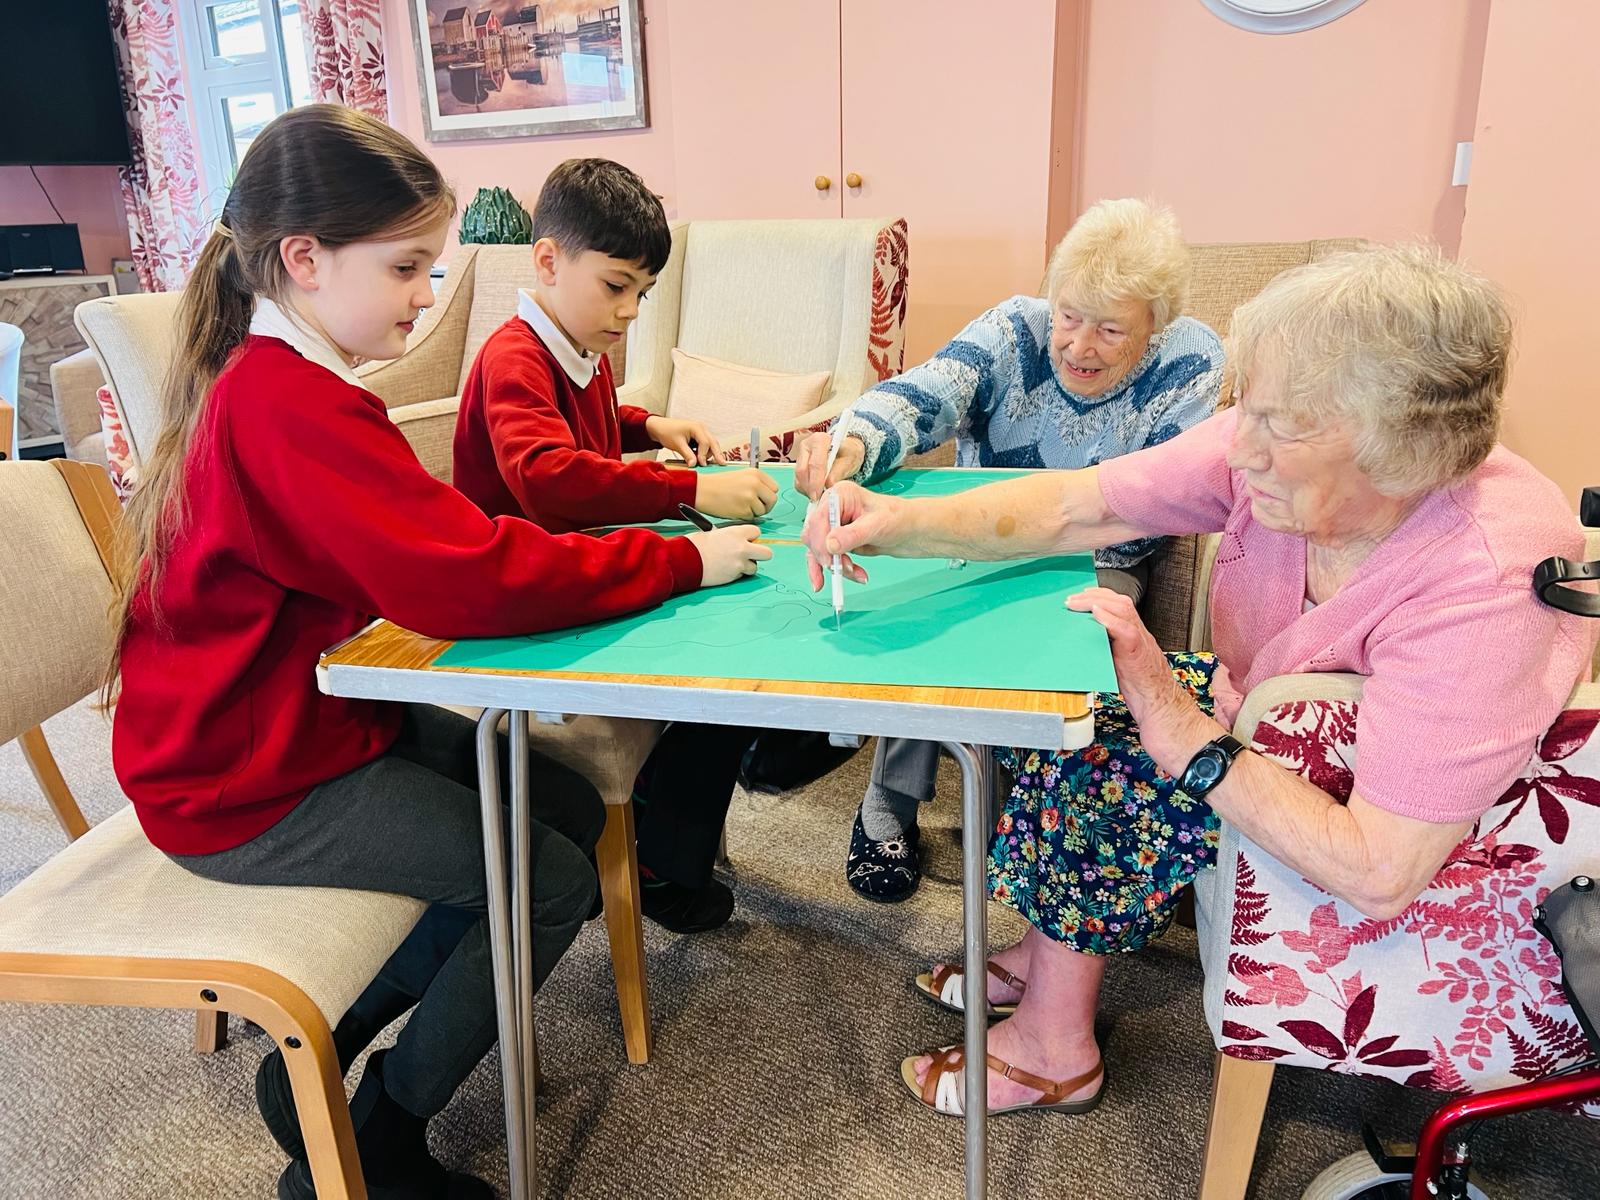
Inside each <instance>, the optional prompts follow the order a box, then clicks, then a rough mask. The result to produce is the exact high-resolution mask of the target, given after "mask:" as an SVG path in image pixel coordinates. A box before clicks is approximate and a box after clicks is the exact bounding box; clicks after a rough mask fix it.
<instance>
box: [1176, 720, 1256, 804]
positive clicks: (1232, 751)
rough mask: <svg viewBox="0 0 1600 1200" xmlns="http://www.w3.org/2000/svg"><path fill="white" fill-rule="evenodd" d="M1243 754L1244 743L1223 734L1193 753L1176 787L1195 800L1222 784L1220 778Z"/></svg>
mask: <svg viewBox="0 0 1600 1200" xmlns="http://www.w3.org/2000/svg"><path fill="white" fill-rule="evenodd" d="M1243 753H1244V743H1242V742H1241V741H1239V739H1238V738H1236V737H1234V736H1233V735H1232V734H1228V733H1225V734H1223V735H1222V736H1221V737H1219V738H1217V739H1216V740H1215V741H1210V742H1207V743H1206V744H1205V745H1204V746H1201V747H1200V749H1199V750H1197V751H1195V755H1194V757H1193V758H1191V759H1190V760H1189V765H1188V766H1187V767H1185V768H1184V769H1183V777H1182V778H1181V779H1179V780H1178V787H1180V788H1181V789H1183V791H1184V792H1186V793H1188V795H1189V796H1191V797H1193V798H1194V799H1196V800H1199V799H1201V798H1202V797H1203V796H1205V794H1206V793H1207V792H1209V791H1210V790H1211V789H1212V788H1214V787H1216V786H1217V784H1219V783H1221V782H1222V777H1223V776H1224V775H1226V774H1227V773H1228V768H1229V767H1231V766H1233V760H1234V759H1236V758H1238V757H1239V755H1241V754H1243Z"/></svg>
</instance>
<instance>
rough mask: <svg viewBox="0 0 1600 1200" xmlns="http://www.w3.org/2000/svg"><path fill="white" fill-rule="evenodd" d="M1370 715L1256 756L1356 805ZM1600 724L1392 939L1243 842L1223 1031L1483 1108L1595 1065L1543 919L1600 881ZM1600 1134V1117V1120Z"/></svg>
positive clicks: (1216, 896) (1541, 748)
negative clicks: (1515, 1087)
mask: <svg viewBox="0 0 1600 1200" xmlns="http://www.w3.org/2000/svg"><path fill="white" fill-rule="evenodd" d="M1355 716H1356V705H1354V704H1351V703H1348V702H1342V701H1301V702H1296V703H1293V704H1285V705H1282V706H1280V707H1278V708H1276V709H1273V710H1272V711H1270V712H1269V713H1268V714H1267V715H1266V717H1265V718H1263V720H1262V721H1261V723H1260V725H1259V726H1258V727H1257V730H1256V735H1255V741H1254V744H1255V748H1256V749H1257V750H1259V751H1261V752H1262V753H1264V754H1267V755H1269V756H1270V757H1272V758H1274V759H1276V760H1277V761H1278V762H1279V763H1281V764H1282V765H1284V766H1285V767H1288V768H1289V769H1290V770H1292V771H1295V772H1296V773H1298V774H1300V775H1302V776H1304V777H1306V778H1307V779H1309V780H1311V781H1312V782H1314V783H1316V784H1317V785H1318V786H1319V787H1322V788H1324V789H1325V790H1327V791H1329V792H1330V793H1332V794H1334V795H1336V796H1339V797H1341V798H1343V797H1346V796H1348V795H1349V792H1350V788H1351V784H1352V780H1353V778H1354V767H1355ZM1597 725H1600V710H1592V709H1569V710H1568V711H1566V712H1564V713H1562V715H1561V718H1560V719H1559V720H1558V721H1557V722H1556V724H1555V725H1554V726H1553V727H1552V728H1551V729H1550V731H1549V732H1548V733H1547V734H1546V735H1545V736H1544V738H1543V739H1541V741H1540V742H1539V745H1538V748H1537V751H1536V753H1535V755H1534V757H1533V758H1532V759H1531V760H1530V762H1529V763H1528V766H1527V768H1526V769H1525V770H1524V772H1523V774H1522V776H1521V778H1519V779H1518V780H1517V781H1516V783H1514V784H1513V785H1512V786H1511V788H1510V789H1508V790H1507V792H1506V793H1505V795H1504V796H1502V797H1501V798H1500V800H1499V802H1498V803H1497V804H1496V805H1495V806H1494V807H1493V808H1491V809H1490V810H1489V811H1488V812H1487V813H1485V814H1484V815H1483V817H1482V819H1481V820H1480V821H1479V822H1478V824H1477V826H1476V827H1475V828H1474V829H1473V831H1472V832H1471V834H1469V835H1468V836H1467V837H1466V838H1465V839H1464V840H1463V841H1462V843H1461V845H1460V846H1458V847H1457V848H1456V850H1455V851H1454V852H1453V853H1452V854H1451V856H1450V859H1449V861H1448V862H1446V864H1445V865H1444V867H1443V868H1442V869H1441V870H1440V871H1439V874H1438V875H1437V876H1436V877H1435V878H1434V880H1433V882H1432V883H1431V884H1430V885H1429V886H1428V888H1427V889H1426V890H1425V891H1424V892H1423V893H1422V894H1421V895H1420V896H1419V897H1417V899H1416V900H1415V901H1414V902H1413V903H1412V904H1411V905H1410V907H1408V908H1407V909H1406V910H1405V911H1404V912H1403V913H1401V914H1400V915H1399V916H1398V917H1396V918H1394V919H1392V920H1388V921H1378V920H1373V919H1371V918H1368V917H1365V916H1363V915H1362V914H1361V913H1360V912H1358V911H1357V910H1356V909H1355V908H1353V907H1351V906H1350V905H1348V904H1346V903H1344V902H1343V901H1341V900H1338V899H1336V898H1334V897H1333V896H1331V895H1329V894H1328V893H1327V892H1324V891H1323V890H1322V889H1321V888H1318V887H1317V886H1315V885H1314V884H1312V883H1310V882H1308V881H1307V880H1306V879H1304V878H1303V877H1302V876H1301V875H1300V874H1299V873H1298V872H1297V871H1294V870H1292V869H1290V868H1288V867H1286V866H1284V865H1283V864H1282V863H1280V862H1278V861H1277V860H1276V859H1275V858H1273V857H1272V856H1271V855H1269V854H1267V853H1266V852H1265V851H1264V850H1262V849H1261V848H1260V847H1259V846H1256V845H1254V844H1253V843H1251V842H1250V841H1248V840H1247V839H1245V838H1243V837H1240V836H1239V835H1238V833H1237V832H1236V831H1234V830H1232V829H1229V828H1225V830H1224V836H1223V842H1222V846H1221V848H1220V850H1219V854H1218V863H1219V866H1218V869H1217V871H1216V872H1215V878H1213V879H1209V880H1203V881H1202V884H1201V885H1200V886H1201V887H1202V889H1203V894H1202V895H1201V897H1200V900H1201V930H1202V951H1201V953H1202V958H1203V960H1204V963H1205V968H1206V1013H1207V1017H1208V1019H1209V1020H1210V1022H1211V1026H1212V1033H1213V1036H1214V1037H1215V1038H1216V1043H1217V1046H1218V1047H1219V1048H1220V1049H1221V1050H1222V1051H1223V1052H1224V1053H1226V1054H1229V1055H1232V1056H1234V1057H1236V1058H1245V1059H1257V1060H1265V1061H1271V1062H1277V1063H1286V1064H1289V1065H1294V1066H1307V1067H1316V1068H1320V1069H1323V1070H1329V1071H1340V1072H1345V1073H1348V1074H1354V1075H1373V1076H1380V1077H1383V1078H1387V1079H1393V1080H1396V1081H1398V1082H1400V1083H1404V1084H1406V1085H1408V1086H1411V1087H1425V1088H1434V1089H1438V1090H1442V1091H1451V1092H1456V1091H1465V1090H1473V1091H1481V1090H1485V1089H1488V1088H1494V1087H1503V1086H1508V1085H1510V1084H1513V1083H1516V1082H1518V1081H1520V1080H1526V1079H1533V1078H1536V1077H1538V1076H1540V1075H1543V1074H1545V1073H1546V1072H1548V1071H1550V1070H1551V1069H1553V1068H1555V1067H1557V1066H1561V1065H1564V1064H1566V1063H1570V1062H1574V1061H1577V1060H1579V1059H1581V1058H1583V1057H1585V1056H1586V1055H1587V1054H1588V1053H1589V1048H1588V1044H1587V1042H1586V1040H1585V1038H1584V1035H1583V1032H1582V1030H1581V1029H1580V1028H1579V1026H1578V1022H1577V1020H1576V1018H1575V1017H1574V1015H1573V1012H1572V1010H1571V1008H1570V1007H1569V1005H1568V1003H1567V1000H1566V996H1565V994H1564V993H1563V992H1562V990H1561V986H1560V979H1561V965H1560V962H1559V960H1558V959H1557V958H1556V955H1555V952H1554V950H1553V949H1552V948H1551V947H1550V944H1549V943H1548V942H1547V941H1546V940H1545V939H1544V937H1543V936H1542V935H1541V934H1540V933H1539V932H1538V931H1537V930H1536V929H1534V928H1533V923H1532V921H1533V911H1534V908H1535V906H1537V905H1538V904H1539V902H1540V901H1541V900H1543V899H1544V897H1545V896H1546V895H1547V894H1548V893H1549V892H1550V891H1551V889H1552V888H1555V887H1559V886H1561V885H1563V884H1565V883H1566V882H1567V881H1568V880H1569V879H1570V878H1572V876H1574V875H1578V874H1584V873H1589V874H1595V873H1600V736H1597V735H1596V727H1597ZM1589 1115H1592V1116H1600V1106H1590V1113H1589Z"/></svg>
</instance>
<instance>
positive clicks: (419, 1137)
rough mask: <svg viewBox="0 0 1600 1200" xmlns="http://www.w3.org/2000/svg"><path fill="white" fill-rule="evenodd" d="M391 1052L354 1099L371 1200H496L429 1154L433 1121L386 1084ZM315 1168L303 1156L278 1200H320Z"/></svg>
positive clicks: (379, 1055) (283, 1181) (370, 1063)
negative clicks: (386, 1063)
mask: <svg viewBox="0 0 1600 1200" xmlns="http://www.w3.org/2000/svg"><path fill="white" fill-rule="evenodd" d="M388 1053H389V1052H388V1051H387V1050H379V1051H377V1052H376V1053H374V1054H373V1055H372V1057H371V1058H369V1059H367V1069H366V1072H365V1073H364V1074H363V1075H362V1076H361V1085H360V1086H359V1087H357V1088H356V1094H355V1096H354V1097H353V1098H352V1099H351V1101H350V1120H351V1123H352V1124H353V1125H354V1126H355V1133H356V1150H357V1152H358V1153H359V1154H360V1156H361V1173H362V1174H363V1175H364V1176H366V1182H367V1196H368V1197H369V1200H494V1191H493V1189H492V1188H490V1187H489V1185H488V1184H487V1183H485V1182H484V1181H483V1180H481V1179H479V1178H478V1177H477V1176H475V1175H468V1174H466V1173H465V1172H462V1171H450V1170H446V1169H445V1167H444V1165H443V1164H442V1163H440V1162H439V1160H438V1159H436V1158H434V1157H433V1155H432V1154H430V1153H429V1152H428V1122H427V1119H426V1118H423V1117H418V1116H414V1115H412V1114H411V1113H409V1112H407V1111H406V1110H405V1109H403V1108H401V1107H400V1105H399V1104H397V1103H396V1102H395V1100H394V1099H393V1098H392V1097H391V1096H390V1095H389V1093H388V1091H387V1089H385V1087H384V1085H383V1060H384V1058H385V1057H386V1056H387V1055H388ZM316 1194H317V1193H316V1188H315V1187H314V1186H313V1185H312V1182H311V1165H310V1163H308V1162H307V1161H306V1160H305V1159H303V1158H298V1159H296V1160H295V1161H294V1162H291V1163H290V1164H289V1165H288V1167H287V1168H285V1170H284V1172H283V1174H282V1175H280V1176H279V1177H278V1200H316Z"/></svg>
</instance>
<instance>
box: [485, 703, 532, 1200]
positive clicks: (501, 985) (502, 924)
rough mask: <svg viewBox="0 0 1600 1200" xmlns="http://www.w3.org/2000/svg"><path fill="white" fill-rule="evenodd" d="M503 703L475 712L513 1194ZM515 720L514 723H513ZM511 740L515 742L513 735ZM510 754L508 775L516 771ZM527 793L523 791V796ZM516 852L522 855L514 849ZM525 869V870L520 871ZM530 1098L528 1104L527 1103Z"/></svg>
mask: <svg viewBox="0 0 1600 1200" xmlns="http://www.w3.org/2000/svg"><path fill="white" fill-rule="evenodd" d="M505 715H506V714H505V710H504V709H498V708H490V709H485V710H484V713H483V716H481V717H479V718H478V794H479V800H480V803H481V806H482V807H481V812H482V817H483V865H484V870H485V872H486V873H487V877H488V878H487V882H488V896H489V944H490V948H491V951H492V954H493V959H494V999H495V1014H496V1018H497V1020H498V1028H499V1033H500V1075H501V1080H502V1085H503V1089H504V1094H505V1105H506V1158H507V1160H508V1165H509V1167H510V1173H511V1196H512V1198H513V1200H528V1198H529V1197H531V1195H532V1192H531V1190H530V1189H531V1185H532V1178H531V1176H530V1174H529V1162H528V1140H527V1130H528V1120H527V1118H526V1117H525V1116H524V1109H523V1099H522V1097H523V1081H522V1055H521V1047H520V1041H521V1039H520V1037H519V1029H518V1019H519V1011H520V1010H519V1008H518V1004H517V964H516V961H515V958H516V954H515V945H514V942H513V938H512V922H511V905H510V897H509V895H508V892H509V889H508V887H507V886H506V839H505V830H504V827H503V826H502V825H501V823H500V822H501V815H500V755H499V748H498V745H497V741H498V739H497V738H496V736H495V731H496V729H497V728H498V727H499V724H500V718H501V717H503V716H505ZM519 715H520V716H521V717H522V728H523V737H522V739H521V740H522V744H523V758H522V765H523V768H524V769H523V772H522V779H523V790H524V791H526V789H527V771H526V768H527V740H528V739H527V735H526V731H527V714H526V713H522V714H519ZM513 724H514V723H513ZM512 745H513V746H515V745H516V742H515V740H513V742H512ZM515 761H516V760H515V759H513V775H515V774H516V769H515ZM525 798H526V797H524V799H525ZM518 857H523V856H522V855H519V856H518ZM524 874H525V873H524ZM531 1107H532V1106H531V1104H530V1105H529V1108H530V1109H531Z"/></svg>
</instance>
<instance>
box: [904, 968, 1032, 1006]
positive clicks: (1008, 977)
mask: <svg viewBox="0 0 1600 1200" xmlns="http://www.w3.org/2000/svg"><path fill="white" fill-rule="evenodd" d="M989 974H991V975H993V976H994V977H995V978H996V979H998V980H999V981H1000V982H1001V983H1003V984H1005V985H1006V986H1007V987H1013V988H1016V989H1017V991H1019V992H1025V991H1027V990H1028V981H1027V980H1026V979H1018V978H1017V977H1016V976H1015V975H1013V974H1012V973H1011V972H1010V971H1008V970H1006V969H1005V968H1004V967H1002V966H1001V965H1000V964H999V963H997V962H995V961H994V960H993V959H991V960H990V961H989ZM912 986H914V987H915V988H916V989H917V991H919V992H921V993H922V994H923V995H924V996H926V997H927V998H928V999H929V1000H932V1001H933V1002H934V1003H935V1004H937V1005H938V1006H939V1007H940V1008H945V1009H949V1010H950V1011H951V1012H953V1013H958V1012H965V1011H966V1009H965V1008H964V1007H962V1004H963V1001H964V1000H965V999H966V996H965V995H964V993H963V988H964V987H965V986H966V971H965V970H963V969H962V968H961V967H958V966H956V965H955V964H954V963H940V964H939V965H938V966H937V967H935V968H934V969H933V970H932V971H931V972H929V971H924V972H923V973H922V974H921V975H918V976H917V978H916V981H915V983H914V984H913V985H912ZM984 1000H985V1003H986V1004H987V1005H988V1010H987V1015H988V1016H989V1018H990V1019H991V1020H992V1019H993V1018H995V1017H1009V1016H1010V1015H1011V1014H1012V1013H1014V1012H1016V1011H1017V1006H1016V1005H1015V1004H996V1003H995V1002H994V1001H992V1000H989V999H988V997H987V996H985V997H984Z"/></svg>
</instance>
